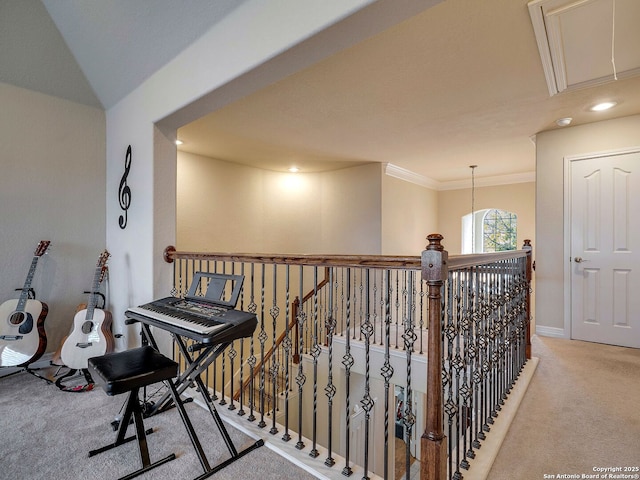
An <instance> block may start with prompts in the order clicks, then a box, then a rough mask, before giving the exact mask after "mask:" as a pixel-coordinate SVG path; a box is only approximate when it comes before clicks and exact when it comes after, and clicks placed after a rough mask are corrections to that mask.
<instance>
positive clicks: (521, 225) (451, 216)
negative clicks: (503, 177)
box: [438, 182, 536, 258]
mask: <svg viewBox="0 0 640 480" xmlns="http://www.w3.org/2000/svg"><path fill="white" fill-rule="evenodd" d="M535 188H536V184H535V183H534V182H530V183H516V184H511V185H498V186H493V187H480V188H476V189H475V195H474V197H475V199H474V209H475V211H478V210H483V209H486V208H499V209H501V210H508V211H510V212H514V213H515V214H516V215H517V216H518V241H517V243H518V248H520V247H521V246H522V245H523V244H524V240H525V239H529V240H531V241H532V242H533V239H534V238H535V233H536V221H535V210H536V191H535ZM469 213H471V189H470V188H467V189H463V190H444V191H441V192H439V193H438V233H440V234H441V235H443V236H444V240H443V241H442V243H443V245H444V246H445V248H446V249H447V251H448V252H449V255H459V254H460V252H461V248H462V217H463V216H464V215H467V214H469ZM533 247H534V258H535V253H536V250H535V249H536V245H535V244H534V245H533Z"/></svg>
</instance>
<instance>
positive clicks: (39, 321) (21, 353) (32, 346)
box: [0, 240, 51, 367]
mask: <svg viewBox="0 0 640 480" xmlns="http://www.w3.org/2000/svg"><path fill="white" fill-rule="evenodd" d="M50 243H51V242H49V241H48V240H41V241H40V243H38V246H37V247H36V250H35V252H33V260H32V261H31V268H30V269H29V273H28V274H27V280H26V281H25V282H24V287H22V293H21V294H20V298H19V299H15V300H7V301H6V302H4V303H3V304H2V305H0V367H24V366H26V365H29V364H30V363H33V362H35V361H36V360H38V359H39V358H40V357H41V356H42V354H43V353H44V351H45V349H46V348H47V335H46V333H45V330H44V319H45V318H46V317H47V313H48V312H49V308H48V307H47V304H46V303H43V302H39V301H38V300H34V299H30V298H29V292H30V291H31V281H32V280H33V275H34V273H35V271H36V265H37V264H38V259H39V258H40V257H41V256H42V255H44V253H45V252H46V251H47V248H49V244H50Z"/></svg>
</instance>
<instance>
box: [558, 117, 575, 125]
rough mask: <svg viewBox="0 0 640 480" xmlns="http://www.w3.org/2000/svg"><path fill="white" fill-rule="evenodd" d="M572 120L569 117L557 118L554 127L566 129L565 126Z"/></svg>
mask: <svg viewBox="0 0 640 480" xmlns="http://www.w3.org/2000/svg"><path fill="white" fill-rule="evenodd" d="M572 120H573V118H571V117H564V118H559V119H558V120H556V125H558V126H559V127H566V126H567V125H570V124H571V121H572Z"/></svg>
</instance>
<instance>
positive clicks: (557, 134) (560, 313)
mask: <svg viewBox="0 0 640 480" xmlns="http://www.w3.org/2000/svg"><path fill="white" fill-rule="evenodd" d="M633 147H640V115H633V116H630V117H624V118H619V119H616V120H608V121H604V122H597V123H591V124H588V125H580V126H576V127H569V128H565V129H562V130H553V131H549V132H543V133H540V134H538V135H537V139H536V169H537V181H536V195H537V198H538V201H537V211H536V217H537V222H536V223H537V232H536V242H535V243H534V251H535V252H536V285H537V299H538V300H537V306H536V309H537V324H538V326H539V327H538V329H539V333H544V334H549V335H558V336H565V337H569V336H570V332H569V328H568V325H569V322H570V320H569V318H567V317H568V312H565V297H566V294H567V293H568V292H567V291H566V289H565V280H564V267H565V260H568V259H567V258H565V255H564V244H565V237H564V210H563V205H564V192H565V181H564V158H565V157H567V156H573V155H584V154H589V153H597V152H607V151H613V150H619V149H626V148H633ZM540 327H542V328H540Z"/></svg>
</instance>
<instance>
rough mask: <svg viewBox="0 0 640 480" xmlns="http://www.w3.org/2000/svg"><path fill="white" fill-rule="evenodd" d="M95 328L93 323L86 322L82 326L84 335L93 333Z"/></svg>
mask: <svg viewBox="0 0 640 480" xmlns="http://www.w3.org/2000/svg"><path fill="white" fill-rule="evenodd" d="M92 328H93V322H84V323H83V324H82V333H84V334H85V335H88V334H89V333H91V329H92Z"/></svg>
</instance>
